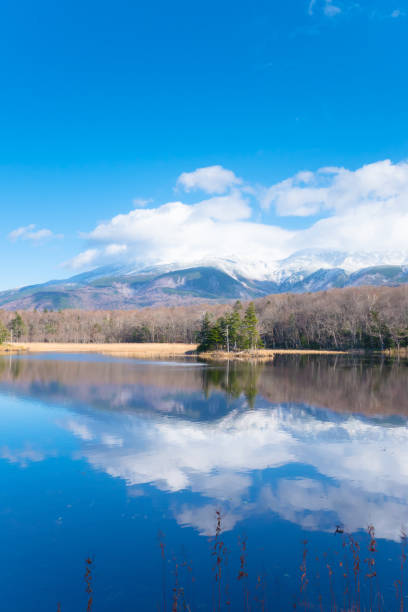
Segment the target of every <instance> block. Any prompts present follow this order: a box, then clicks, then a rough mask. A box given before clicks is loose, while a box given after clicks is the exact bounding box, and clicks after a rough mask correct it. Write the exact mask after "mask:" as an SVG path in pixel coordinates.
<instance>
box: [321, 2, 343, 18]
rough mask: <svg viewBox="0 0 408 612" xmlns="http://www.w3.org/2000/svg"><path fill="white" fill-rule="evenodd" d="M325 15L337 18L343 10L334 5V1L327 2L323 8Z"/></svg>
mask: <svg viewBox="0 0 408 612" xmlns="http://www.w3.org/2000/svg"><path fill="white" fill-rule="evenodd" d="M323 13H324V14H325V15H326V16H327V17H335V16H336V15H338V14H339V13H341V8H340V7H339V6H336V5H334V4H333V2H332V0H326V2H325V5H324V7H323Z"/></svg>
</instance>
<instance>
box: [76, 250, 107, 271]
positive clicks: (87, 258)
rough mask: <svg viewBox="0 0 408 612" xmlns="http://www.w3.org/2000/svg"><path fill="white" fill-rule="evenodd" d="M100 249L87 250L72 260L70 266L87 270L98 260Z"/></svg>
mask: <svg viewBox="0 0 408 612" xmlns="http://www.w3.org/2000/svg"><path fill="white" fill-rule="evenodd" d="M99 255H100V249H87V250H86V251H83V252H82V253H79V254H78V255H76V256H75V257H74V258H73V259H71V260H70V262H69V264H70V265H71V266H72V267H73V268H74V269H76V268H79V269H80V268H86V267H88V266H92V265H93V264H94V262H96V261H97V260H98V256H99Z"/></svg>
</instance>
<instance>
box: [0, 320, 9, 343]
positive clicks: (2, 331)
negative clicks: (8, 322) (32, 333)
mask: <svg viewBox="0 0 408 612" xmlns="http://www.w3.org/2000/svg"><path fill="white" fill-rule="evenodd" d="M7 336H8V330H7V327H5V326H4V325H3V323H1V322H0V344H3V342H5V340H7Z"/></svg>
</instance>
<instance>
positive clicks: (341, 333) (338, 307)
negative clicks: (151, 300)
mask: <svg viewBox="0 0 408 612" xmlns="http://www.w3.org/2000/svg"><path fill="white" fill-rule="evenodd" d="M374 276H375V275H374ZM217 278H218V277H217ZM221 278H222V277H221ZM195 280H197V279H194V278H193V279H192V282H194V281H195ZM232 286H233V287H234V288H235V285H232ZM211 288H213V287H212V286H211ZM215 289H216V290H218V285H216V287H215ZM234 290H235V289H234ZM254 302H255V309H256V314H257V316H258V319H259V332H260V335H261V337H262V340H263V342H264V343H265V346H266V347H268V348H274V347H281V348H311V349H319V348H325V349H356V348H367V349H380V350H381V349H384V348H390V347H397V348H398V347H406V346H408V284H403V285H400V286H399V287H367V286H366V287H347V288H342V289H330V290H329V291H320V292H315V293H298V294H294V293H284V294H271V295H268V296H264V297H260V298H257V299H256V300H254ZM232 307H233V305H232V304H231V303H224V304H220V303H215V302H214V301H212V302H211V301H209V302H208V303H203V302H199V303H195V304H191V305H183V306H178V307H171V308H168V307H164V306H161V307H158V306H155V307H152V308H140V309H134V310H110V311H109V310H99V311H95V310H71V309H65V310H61V311H54V312H42V311H39V310H37V311H32V310H31V311H25V312H24V311H20V312H19V313H18V314H17V315H16V313H15V312H13V311H10V310H4V309H0V330H1V329H3V331H4V327H6V328H7V329H8V330H13V339H14V340H20V341H21V342H23V343H25V342H50V343H52V342H96V343H100V342H182V343H187V344H192V343H195V342H196V341H197V333H198V331H199V330H200V329H201V326H202V320H203V315H204V312H205V311H207V312H209V315H210V321H214V320H215V319H217V318H218V317H220V316H223V315H225V314H226V313H227V312H231V308H232ZM236 307H237V308H238V309H239V305H237V306H236ZM243 307H244V308H246V304H245V302H243ZM3 365H4V364H3ZM0 366H1V364H0Z"/></svg>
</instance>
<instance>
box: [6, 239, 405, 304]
mask: <svg viewBox="0 0 408 612" xmlns="http://www.w3.org/2000/svg"><path fill="white" fill-rule="evenodd" d="M402 283H408V251H407V252H371V253H367V252H357V253H345V252H341V251H333V250H323V249H307V250H302V251H297V252H296V253H294V254H293V255H291V256H290V257H288V258H286V259H282V260H279V261H274V262H265V261H253V260H240V259H238V258H235V257H231V258H228V259H225V258H224V259H221V258H211V259H206V260H201V261H196V262H189V263H186V262H184V263H183V262H174V263H170V264H160V265H154V266H150V267H146V266H143V265H142V264H140V265H129V264H120V265H119V264H118V265H110V266H103V267H99V268H96V269H94V270H91V271H88V272H83V273H81V274H77V275H75V276H72V277H70V278H68V279H64V280H52V281H49V282H46V283H42V284H38V285H30V286H26V287H21V288H17V289H12V290H8V291H2V292H0V307H1V308H5V309H9V310H28V309H34V308H37V309H39V310H43V309H45V308H47V309H49V310H50V309H52V310H56V309H64V308H80V309H88V310H95V309H131V308H142V307H145V306H155V305H165V306H174V305H180V304H191V303H193V302H200V301H201V302H204V301H205V302H211V301H216V302H226V301H228V300H236V299H242V300H246V299H252V298H256V297H262V296H265V295H268V294H271V293H286V292H293V293H304V292H314V291H321V290H326V289H332V288H335V287H337V288H341V287H350V286H362V285H386V286H396V285H400V284H402Z"/></svg>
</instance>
